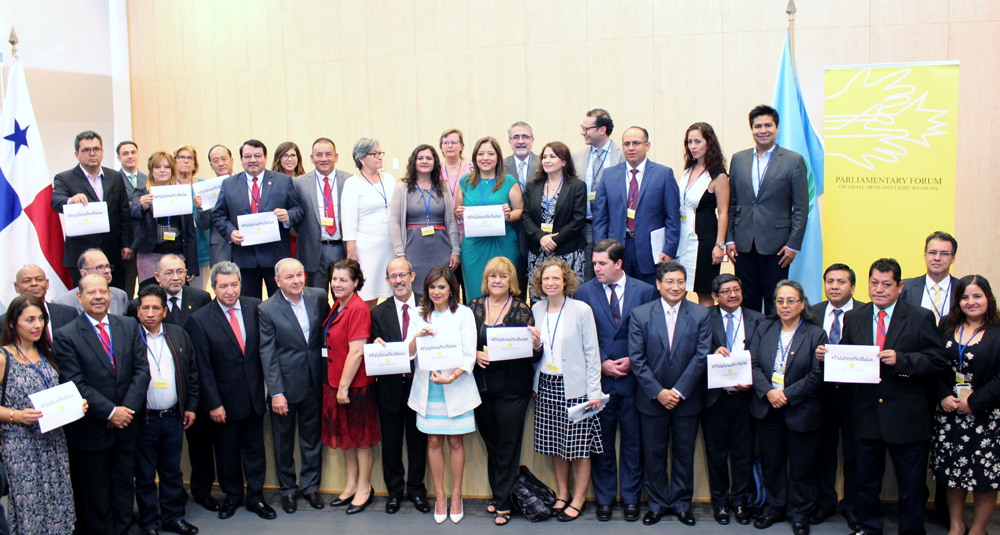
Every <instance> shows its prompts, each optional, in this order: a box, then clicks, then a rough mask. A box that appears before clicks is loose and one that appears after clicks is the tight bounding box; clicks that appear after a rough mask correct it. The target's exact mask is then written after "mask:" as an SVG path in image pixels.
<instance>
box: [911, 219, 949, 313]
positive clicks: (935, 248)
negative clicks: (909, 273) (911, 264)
mask: <svg viewBox="0 0 1000 535" xmlns="http://www.w3.org/2000/svg"><path fill="white" fill-rule="evenodd" d="M956 254H958V240H956V239H955V237H954V236H952V235H951V234H948V233H947V232H942V231H940V230H939V231H936V232H934V233H932V234H931V235H930V236H927V240H926V241H925V242H924V263H926V264H927V274H926V275H922V276H920V277H913V278H912V279H906V280H905V281H903V283H904V286H903V291H902V293H901V294H900V295H899V298H900V299H902V300H903V301H906V302H907V303H913V304H916V305H920V306H922V307H924V308H926V309H927V310H930V311H931V312H933V313H934V319H935V321H937V322H940V321H941V318H943V317H945V316H947V315H948V313H949V312H951V300H952V298H953V295H952V291H953V290H954V288H955V286H957V285H958V279H957V278H955V277H953V276H951V265H952V264H954V263H955V255H956Z"/></svg>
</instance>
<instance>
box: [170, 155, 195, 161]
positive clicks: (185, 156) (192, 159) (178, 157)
mask: <svg viewBox="0 0 1000 535" xmlns="http://www.w3.org/2000/svg"><path fill="white" fill-rule="evenodd" d="M174 159H175V160H185V161H188V162H191V161H194V156H190V155H186V154H183V155H179V156H177V157H176V158H174Z"/></svg>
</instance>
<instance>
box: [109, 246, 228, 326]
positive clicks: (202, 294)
mask: <svg viewBox="0 0 1000 535" xmlns="http://www.w3.org/2000/svg"><path fill="white" fill-rule="evenodd" d="M187 275H188V270H187V268H186V267H185V265H184V259H183V258H181V257H179V256H177V255H175V254H166V255H163V256H161V257H160V259H159V260H157V261H156V267H155V268H154V271H153V280H155V281H156V283H157V285H159V286H160V287H161V288H163V290H164V291H165V292H166V294H167V317H166V319H164V320H163V321H164V322H166V323H170V324H172V325H177V326H178V327H184V324H185V323H187V320H188V318H190V317H191V314H193V313H194V311H195V310H198V309H200V308H201V307H203V306H205V305H207V304H209V303H211V302H212V295H211V294H209V293H208V292H206V291H205V290H202V289H200V288H195V287H194V286H188V285H187V284H185V283H186V281H187ZM129 308H130V311H129V312H130V313H129V315H130V316H135V315H136V311H137V310H138V308H139V299H138V298H136V299H133V300H132V303H131V304H130V306H129Z"/></svg>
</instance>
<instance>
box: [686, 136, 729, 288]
mask: <svg viewBox="0 0 1000 535" xmlns="http://www.w3.org/2000/svg"><path fill="white" fill-rule="evenodd" d="M678 187H679V188H680V193H681V239H680V244H679V245H678V247H677V261H678V262H680V263H681V264H682V265H683V266H684V269H686V270H687V272H688V277H687V291H689V292H695V293H697V294H698V302H699V303H700V304H701V305H702V306H706V307H710V306H712V305H714V304H715V302H714V301H713V300H712V281H713V280H714V279H715V277H717V276H719V271H720V268H721V266H722V258H723V257H724V256H725V248H726V229H727V227H728V226H729V176H728V175H727V174H726V161H725V158H724V157H723V155H722V148H721V147H720V146H719V139H718V138H717V137H716V135H715V131H714V130H713V129H712V125H710V124H708V123H694V124H693V125H691V126H689V127H688V129H687V133H686V134H685V135H684V173H683V174H682V175H681V177H680V179H679V184H678ZM720 206H721V207H722V209H721V210H718V215H716V208H718V207H720Z"/></svg>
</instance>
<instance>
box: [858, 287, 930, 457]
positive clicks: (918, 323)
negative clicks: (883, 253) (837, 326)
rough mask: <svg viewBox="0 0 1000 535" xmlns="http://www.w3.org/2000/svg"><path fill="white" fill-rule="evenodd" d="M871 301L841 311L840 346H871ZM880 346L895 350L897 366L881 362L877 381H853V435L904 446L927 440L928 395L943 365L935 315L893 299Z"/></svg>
mask: <svg viewBox="0 0 1000 535" xmlns="http://www.w3.org/2000/svg"><path fill="white" fill-rule="evenodd" d="M874 310H875V305H873V304H871V303H868V304H865V305H861V306H860V307H858V308H855V309H854V310H852V311H850V312H848V313H846V314H844V336H843V338H841V339H840V343H841V344H854V345H874V344H875V339H874V336H873V333H872V324H873V321H874V320H873V318H874V317H875V313H874ZM884 348H885V349H893V350H895V351H896V365H895V366H888V365H886V364H881V365H880V366H881V369H880V371H879V377H880V378H881V379H880V381H879V384H876V385H861V384H859V385H853V390H854V398H853V402H854V434H855V435H857V436H859V437H861V438H865V439H869V440H883V441H885V442H888V443H891V444H907V443H911V442H917V441H919V440H928V439H930V438H931V415H932V414H931V406H930V404H929V403H928V399H929V398H930V397H931V396H930V394H931V393H933V392H934V389H935V388H936V384H935V383H936V381H937V380H938V374H939V373H941V372H942V371H944V370H945V369H946V368H947V366H948V360H947V358H945V355H944V346H943V344H942V343H941V335H940V333H939V332H938V330H937V326H936V325H935V324H934V313H933V312H931V311H929V310H924V309H923V308H921V307H920V305H914V304H912V303H907V302H906V301H903V300H897V301H896V308H895V309H894V310H893V313H892V317H891V318H889V330H888V331H887V332H886V335H885V346H884Z"/></svg>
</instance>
